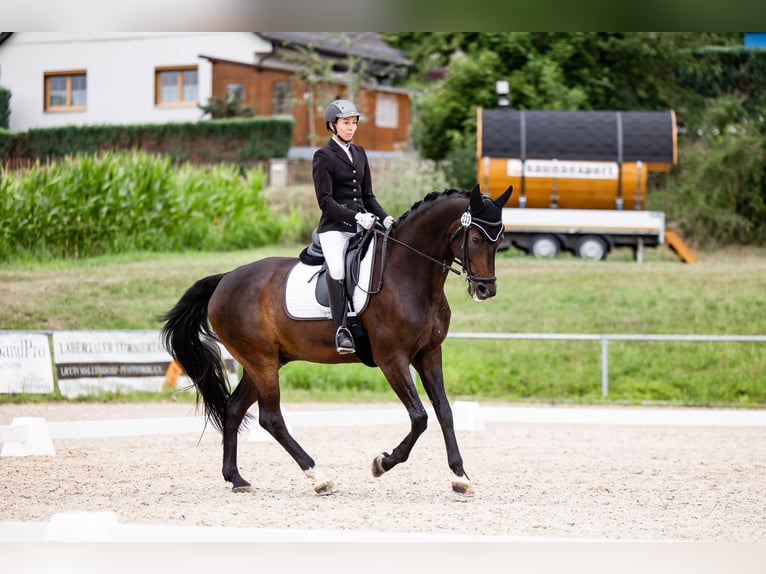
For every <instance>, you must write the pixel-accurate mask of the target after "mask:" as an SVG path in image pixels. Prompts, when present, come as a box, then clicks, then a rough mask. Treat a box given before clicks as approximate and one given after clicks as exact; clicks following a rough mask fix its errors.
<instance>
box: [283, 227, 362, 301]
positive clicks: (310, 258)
mask: <svg viewBox="0 0 766 574" xmlns="http://www.w3.org/2000/svg"><path fill="white" fill-rule="evenodd" d="M371 243H372V233H365V232H359V233H357V234H356V235H354V236H353V237H352V238H351V239H350V240H349V242H348V246H347V247H346V280H345V281H346V283H345V286H346V295H347V297H348V302H349V311H350V312H352V313H355V314H357V315H358V314H360V313H361V310H359V309H355V308H354V289H355V288H356V286H357V284H358V282H359V277H360V276H361V273H360V270H361V265H362V260H363V259H364V256H365V255H366V254H367V250H368V249H369V247H370V244H371ZM298 259H300V261H301V263H303V264H304V265H310V266H320V267H321V269H320V270H319V271H318V272H317V282H316V288H315V290H314V293H315V296H316V298H317V302H318V303H319V304H320V305H322V306H323V307H329V306H330V296H329V294H328V293H327V279H326V275H327V263H326V262H325V259H324V253H322V245H321V244H320V243H319V233H317V230H316V228H314V230H313V231H312V232H311V244H310V245H308V246H307V247H306V248H305V249H304V250H303V251H301V253H300V255H299V256H298Z"/></svg>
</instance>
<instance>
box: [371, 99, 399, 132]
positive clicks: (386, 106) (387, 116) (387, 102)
mask: <svg viewBox="0 0 766 574" xmlns="http://www.w3.org/2000/svg"><path fill="white" fill-rule="evenodd" d="M398 104H399V101H398V100H397V98H396V96H394V95H393V94H378V97H377V98H376V100H375V125H376V126H377V127H379V128H396V127H398V126H399V105H398Z"/></svg>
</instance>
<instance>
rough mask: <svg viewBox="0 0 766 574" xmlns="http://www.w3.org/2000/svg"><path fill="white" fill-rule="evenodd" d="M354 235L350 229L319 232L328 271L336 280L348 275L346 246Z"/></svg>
mask: <svg viewBox="0 0 766 574" xmlns="http://www.w3.org/2000/svg"><path fill="white" fill-rule="evenodd" d="M353 236H354V234H353V233H351V232H349V231H325V232H323V233H320V234H319V244H320V245H321V246H322V254H323V255H324V258H325V261H327V272H328V273H329V274H330V277H331V278H332V279H335V280H336V281H340V280H341V279H344V278H345V277H346V264H345V259H346V246H348V241H349V239H351V238H352V237H353Z"/></svg>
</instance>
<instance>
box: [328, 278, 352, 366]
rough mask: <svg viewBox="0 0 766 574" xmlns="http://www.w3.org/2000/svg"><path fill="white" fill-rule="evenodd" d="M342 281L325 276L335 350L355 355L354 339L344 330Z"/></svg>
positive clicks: (344, 292) (344, 309) (344, 300)
mask: <svg viewBox="0 0 766 574" xmlns="http://www.w3.org/2000/svg"><path fill="white" fill-rule="evenodd" d="M343 283H344V281H343V279H341V280H340V281H337V280H335V279H333V278H332V277H330V274H329V273H328V274H327V291H328V294H329V296H330V311H331V312H332V320H333V323H334V324H335V329H336V332H335V350H336V351H338V352H339V353H340V354H341V355H346V354H348V353H355V352H356V349H354V339H353V338H352V337H351V332H350V331H349V330H348V329H347V328H346V313H347V311H348V307H347V305H346V287H345V286H344V284H343Z"/></svg>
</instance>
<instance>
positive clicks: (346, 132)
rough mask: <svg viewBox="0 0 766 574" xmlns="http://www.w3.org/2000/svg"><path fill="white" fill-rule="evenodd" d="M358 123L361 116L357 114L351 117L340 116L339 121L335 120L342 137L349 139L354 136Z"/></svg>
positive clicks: (336, 127)
mask: <svg viewBox="0 0 766 574" xmlns="http://www.w3.org/2000/svg"><path fill="white" fill-rule="evenodd" d="M358 124H359V118H358V117H356V116H353V117H350V118H338V121H337V122H335V129H336V130H337V131H338V135H339V136H340V137H342V138H343V139H344V140H346V141H348V140H351V139H352V138H353V137H354V133H356V128H357V125H358Z"/></svg>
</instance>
